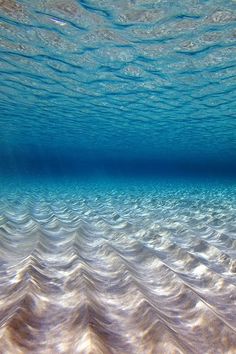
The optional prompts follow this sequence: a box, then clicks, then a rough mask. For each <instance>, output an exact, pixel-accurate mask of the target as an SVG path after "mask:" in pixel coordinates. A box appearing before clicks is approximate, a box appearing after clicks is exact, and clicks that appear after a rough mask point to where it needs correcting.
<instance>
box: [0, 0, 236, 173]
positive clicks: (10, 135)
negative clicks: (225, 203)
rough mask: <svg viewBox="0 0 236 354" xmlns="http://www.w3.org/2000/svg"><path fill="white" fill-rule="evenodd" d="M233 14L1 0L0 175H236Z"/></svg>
mask: <svg viewBox="0 0 236 354" xmlns="http://www.w3.org/2000/svg"><path fill="white" fill-rule="evenodd" d="M235 6H236V5H235V1H215V0H214V1H175V2H174V3H173V2H171V1H141V0H140V1H138V0H137V1H111V0H107V1H105V0H104V1H92V0H91V1H89V0H86V1H72V0H70V1H67V2H63V1H49V0H48V1H18V2H17V1H13V0H11V1H2V2H1V5H0V10H1V96H0V108H1V121H0V124H1V159H2V161H3V162H2V166H1V167H2V169H3V170H7V169H14V170H16V169H17V170H20V171H21V172H23V170H27V171H28V172H30V171H34V170H36V171H35V172H37V173H39V171H42V169H43V168H44V169H46V170H47V171H48V170H50V172H52V170H53V172H55V173H58V171H59V170H65V169H66V170H67V172H68V171H69V170H73V171H71V172H73V173H74V172H76V173H77V172H78V170H79V171H81V170H84V171H85V170H87V171H89V170H90V169H93V168H94V166H95V165H96V167H97V168H98V169H101V168H103V169H104V168H105V169H106V170H109V173H110V172H111V171H110V169H112V167H111V165H112V166H113V165H120V166H121V168H124V169H127V166H130V163H131V164H132V161H135V163H133V165H135V166H136V167H137V168H138V169H139V170H140V172H141V171H142V170H144V169H148V166H147V165H148V164H149V165H150V164H151V165H152V166H155V169H157V170H159V169H167V170H168V168H170V167H171V169H172V170H173V168H175V169H176V168H177V169H180V170H182V169H184V170H185V169H188V168H189V169H190V168H191V169H193V170H194V173H197V171H200V170H202V169H203V170H204V169H207V166H211V169H213V170H217V171H218V172H219V171H221V172H222V169H223V170H227V172H226V173H230V171H231V172H232V171H234V173H235V169H236V163H235V154H236V134H235V130H236V123H235V122H236V120H235V118H236V117H235V105H236V104H235V102H236V99H235V86H236V85H235V65H236V59H235V58H236V52H235ZM143 164H144V165H145V168H143V167H142V165H143ZM167 165H168V166H167ZM221 165H222V168H221V167H220V166H221ZM75 166H76V167H75ZM167 167H168V168H167ZM132 168H134V166H131V169H132ZM75 170H76V171H75ZM89 172H92V171H89ZM172 172H173V171H172ZM213 173H214V172H213Z"/></svg>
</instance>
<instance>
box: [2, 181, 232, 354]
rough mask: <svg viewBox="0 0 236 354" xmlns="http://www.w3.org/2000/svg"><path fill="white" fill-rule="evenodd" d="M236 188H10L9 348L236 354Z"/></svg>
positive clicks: (5, 276) (5, 228)
mask: <svg viewBox="0 0 236 354" xmlns="http://www.w3.org/2000/svg"><path fill="white" fill-rule="evenodd" d="M235 191H236V188H235V186H233V185H230V184H227V185H226V184H224V185H223V184H222V185H219V184H211V185H208V184H206V183H205V184H201V183H200V184H196V183H195V184H194V185H191V184H190V183H188V184H181V183H179V184H177V183H169V184H167V183H166V184H163V183H159V184H156V183H153V184H152V183H148V184H146V183H136V184H132V183H128V184H124V183H123V184H122V183H114V184H113V185H112V184H105V183H103V184H101V185H98V184H96V185H95V184H91V183H90V184H89V183H87V184H86V183H84V184H76V183H73V184H68V183H66V182H65V183H64V184H62V183H61V184H60V185H56V184H54V185H51V184H50V183H49V184H46V183H44V184H41V185H40V184H39V185H36V184H35V185H34V186H33V185H31V184H28V185H27V184H26V185H25V186H22V185H18V186H17V184H12V185H11V184H9V185H8V187H4V188H2V189H1V198H0V215H1V216H0V277H1V284H0V328H1V330H0V353H4V354H8V353H9V354H13V353H14V354H18V353H34V354H39V353H40V354H41V353H42V354H43V353H44V354H49V353H50V354H51V353H67V354H68V353H83V354H85V353H96V354H99V353H101V354H107V353H109V354H110V353H119V354H125V353H127V354H132V353H135V354H151V353H153V354H154V353H155V354H156V353H161V354H164V353H169V354H172V353H173V354H174V353H176V354H177V353H199V354H223V353H228V354H230V353H231V354H232V353H236V333H235V332H236V260H235V259H236V193H235Z"/></svg>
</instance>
